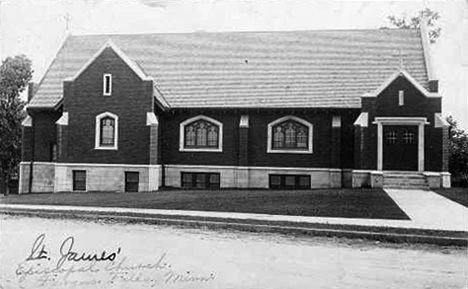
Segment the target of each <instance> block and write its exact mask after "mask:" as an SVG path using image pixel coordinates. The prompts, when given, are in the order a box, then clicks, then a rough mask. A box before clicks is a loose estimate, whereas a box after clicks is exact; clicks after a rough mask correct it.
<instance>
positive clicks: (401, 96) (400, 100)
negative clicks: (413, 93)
mask: <svg viewBox="0 0 468 289" xmlns="http://www.w3.org/2000/svg"><path fill="white" fill-rule="evenodd" d="M398 105H399V106H403V105H405V91H404V90H399V91H398Z"/></svg>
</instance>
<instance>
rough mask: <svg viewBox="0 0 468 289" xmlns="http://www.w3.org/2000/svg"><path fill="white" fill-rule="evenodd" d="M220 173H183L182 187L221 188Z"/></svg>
mask: <svg viewBox="0 0 468 289" xmlns="http://www.w3.org/2000/svg"><path fill="white" fill-rule="evenodd" d="M219 183H220V175H219V173H186V172H183V173H182V188H188V189H219Z"/></svg>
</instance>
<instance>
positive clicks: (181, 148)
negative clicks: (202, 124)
mask: <svg viewBox="0 0 468 289" xmlns="http://www.w3.org/2000/svg"><path fill="white" fill-rule="evenodd" d="M200 119H203V120H206V121H208V122H211V123H214V124H215V125H217V126H218V128H219V135H218V137H219V139H218V147H217V148H186V147H185V146H184V144H185V126H186V125H187V124H189V123H192V122H195V121H197V120H200ZM179 151H181V152H222V151H223V124H222V123H221V122H219V121H217V120H215V119H213V118H211V117H207V116H204V115H198V116H195V117H192V118H189V119H187V120H185V121H183V122H181V123H180V125H179Z"/></svg>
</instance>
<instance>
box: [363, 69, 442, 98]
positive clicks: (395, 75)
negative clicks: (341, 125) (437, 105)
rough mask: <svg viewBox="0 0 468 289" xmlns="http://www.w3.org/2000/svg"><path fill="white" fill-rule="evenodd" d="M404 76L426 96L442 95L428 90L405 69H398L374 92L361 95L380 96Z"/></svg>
mask: <svg viewBox="0 0 468 289" xmlns="http://www.w3.org/2000/svg"><path fill="white" fill-rule="evenodd" d="M400 76H403V77H405V78H406V79H407V80H408V81H409V82H411V84H412V85H413V86H414V87H415V88H416V89H417V90H419V91H420V92H421V93H422V94H423V95H424V96H426V97H441V96H440V94H438V93H435V92H429V91H427V90H426V89H425V88H424V87H423V86H422V85H421V84H419V82H418V81H417V80H416V79H414V78H413V77H412V76H411V75H409V73H408V72H406V71H405V70H402V69H400V70H397V71H396V72H394V73H393V74H392V75H391V76H390V77H389V78H387V80H385V81H384V82H383V83H382V84H381V85H380V86H379V87H378V88H377V89H375V90H374V91H373V92H366V93H364V94H363V95H362V96H361V97H377V96H379V95H380V94H381V93H382V92H383V91H384V90H385V89H386V88H387V87H388V86H389V85H390V84H392V83H393V81H395V79H397V78H398V77H400Z"/></svg>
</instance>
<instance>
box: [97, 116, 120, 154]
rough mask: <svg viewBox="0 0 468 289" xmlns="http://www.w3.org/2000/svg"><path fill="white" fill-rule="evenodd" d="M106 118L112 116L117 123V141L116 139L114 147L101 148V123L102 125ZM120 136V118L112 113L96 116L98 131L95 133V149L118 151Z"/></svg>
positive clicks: (115, 131)
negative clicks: (102, 120)
mask: <svg viewBox="0 0 468 289" xmlns="http://www.w3.org/2000/svg"><path fill="white" fill-rule="evenodd" d="M106 116H110V117H112V118H113V119H114V122H115V127H114V136H115V139H114V145H113V146H101V145H100V144H99V140H100V139H101V128H100V123H101V119H102V118H104V117H106ZM118 136H119V117H118V116H117V115H115V114H113V113H111V112H103V113H101V114H99V115H97V116H96V131H95V146H94V149H96V150H117V149H118V146H117V143H118V140H119V138H118Z"/></svg>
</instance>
